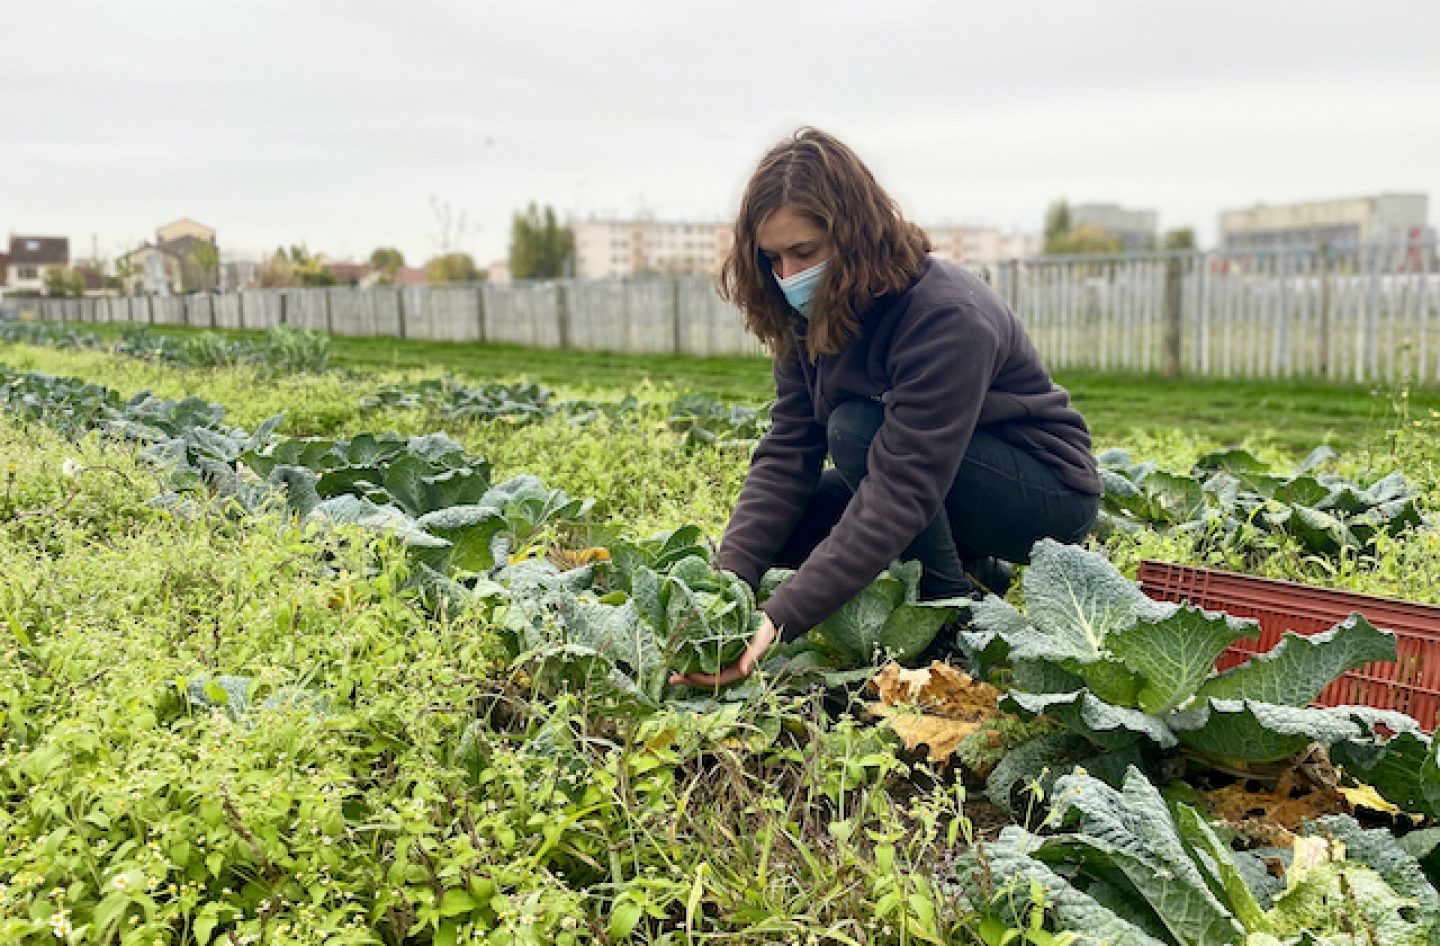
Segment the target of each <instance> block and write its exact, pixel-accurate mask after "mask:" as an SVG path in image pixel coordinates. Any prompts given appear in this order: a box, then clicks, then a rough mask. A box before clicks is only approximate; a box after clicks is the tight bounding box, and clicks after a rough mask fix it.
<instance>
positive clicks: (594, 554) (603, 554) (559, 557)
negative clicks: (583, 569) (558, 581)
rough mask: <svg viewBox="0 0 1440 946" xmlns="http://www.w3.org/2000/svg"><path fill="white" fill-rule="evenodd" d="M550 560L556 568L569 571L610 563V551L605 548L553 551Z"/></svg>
mask: <svg viewBox="0 0 1440 946" xmlns="http://www.w3.org/2000/svg"><path fill="white" fill-rule="evenodd" d="M548 557H549V559H550V561H551V563H552V564H554V565H555V567H556V568H558V569H560V570H561V571H568V570H570V569H572V568H579V567H580V566H582V565H589V564H591V563H593V562H608V561H610V550H609V549H604V548H588V549H551V550H550V554H549V556H548Z"/></svg>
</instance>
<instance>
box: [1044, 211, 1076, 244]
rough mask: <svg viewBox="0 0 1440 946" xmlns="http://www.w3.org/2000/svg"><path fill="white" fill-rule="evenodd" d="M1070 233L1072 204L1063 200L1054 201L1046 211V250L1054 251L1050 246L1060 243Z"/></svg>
mask: <svg viewBox="0 0 1440 946" xmlns="http://www.w3.org/2000/svg"><path fill="white" fill-rule="evenodd" d="M1069 233H1070V205H1069V204H1068V203H1066V202H1065V201H1063V200H1057V201H1054V202H1052V203H1051V204H1050V208H1049V209H1048V210H1046V211H1045V252H1046V253H1051V252H1053V251H1052V250H1051V249H1050V247H1051V246H1052V245H1055V244H1058V242H1059V241H1060V240H1063V239H1064V238H1065V237H1066V236H1067V235H1068V234H1069Z"/></svg>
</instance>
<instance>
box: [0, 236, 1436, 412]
mask: <svg viewBox="0 0 1440 946" xmlns="http://www.w3.org/2000/svg"><path fill="white" fill-rule="evenodd" d="M1436 255H1437V254H1436V246H1435V244H1434V243H1424V244H1415V243H1410V244H1406V245H1382V244H1364V245H1349V246H1322V247H1315V246H1305V247H1292V248H1286V249H1278V250H1268V251H1265V252H1245V253H1226V252H1218V251H1217V252H1176V253H1140V254H1129V255H1124V256H1073V257H1072V256H1067V257H1041V258H1037V259H1028V260H1005V261H1000V262H995V263H967V264H966V265H967V266H968V267H969V268H970V269H972V270H973V271H975V272H977V273H979V274H980V275H981V276H982V277H984V278H985V279H986V280H987V281H988V282H989V283H990V284H991V285H992V286H993V287H994V288H995V290H996V291H997V292H998V293H999V294H1000V295H1001V296H1002V297H1003V298H1004V299H1005V300H1006V302H1008V303H1009V304H1010V306H1011V307H1012V308H1013V309H1014V310H1015V311H1016V312H1017V313H1018V314H1019V315H1020V317H1021V319H1022V320H1023V321H1024V322H1025V325H1026V328H1027V330H1028V331H1029V333H1030V335H1031V337H1032V338H1033V339H1034V341H1035V344H1036V346H1037V347H1038V348H1039V350H1040V352H1041V354H1042V355H1043V356H1044V357H1045V359H1046V361H1047V362H1048V364H1049V365H1050V367H1051V368H1052V369H1057V370H1064V369H1070V368H1094V369H1100V370H1124V371H1157V372H1162V373H1165V374H1180V373H1185V374H1192V375H1198V376H1214V377H1242V376H1244V377H1274V378H1289V377H1311V378H1324V379H1330V380H1335V381H1341V380H1344V381H1354V382H1361V383H1369V382H1375V381H1402V380H1403V381H1409V382H1412V383H1424V384H1435V383H1440V266H1437V262H1436ZM7 302H8V303H9V304H11V305H13V306H15V307H17V308H19V309H20V310H21V314H22V316H29V317H34V318H40V319H44V320H46V321H55V322H129V323H138V324H157V325H190V326H198V327H213V328H233V329H262V328H267V327H270V326H273V325H296V326H302V327H305V328H311V329H318V330H323V331H328V332H333V333H334V334H337V335H376V336H393V337H397V338H413V339H437V340H446V341H458V342H465V341H483V342H510V343H516V344H520V345H527V346H532V347H540V348H570V349H579V350H597V351H598V350H605V351H619V352H636V353H680V354H691V355H758V354H763V349H762V348H761V346H760V345H759V343H758V342H757V341H756V340H755V339H754V338H753V337H751V336H750V335H748V334H747V333H746V332H745V331H744V328H743V325H742V322H741V318H740V314H739V313H738V312H737V311H736V310H735V309H734V308H732V307H731V306H729V305H728V304H726V303H724V302H723V301H721V300H720V298H719V297H718V296H717V295H716V294H715V290H714V285H713V283H712V282H711V280H710V279H709V278H708V277H704V276H682V277H657V278H637V279H611V280H588V281H582V280H574V279H560V280H546V281H536V282H522V283H513V284H503V285H502V284H479V285H467V286H406V287H376V288H372V289H363V290H362V289H353V288H316V289H254V290H245V291H242V292H238V293H228V294H221V295H215V294H198V295H191V296H171V297H163V296H140V297H129V298H86V299H29V300H27V299H10V300H7Z"/></svg>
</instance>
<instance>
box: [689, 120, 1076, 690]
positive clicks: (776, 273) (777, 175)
mask: <svg viewBox="0 0 1440 946" xmlns="http://www.w3.org/2000/svg"><path fill="white" fill-rule="evenodd" d="M930 248H931V247H930V242H929V239H928V238H927V237H926V236H925V234H924V232H923V231H922V230H921V229H920V228H919V227H917V226H915V225H914V224H912V223H909V222H907V221H906V220H905V219H904V217H903V216H902V214H901V212H900V210H899V208H898V207H897V205H896V204H895V202H894V201H893V200H891V198H890V197H889V196H888V195H887V194H886V193H885V191H884V190H883V189H881V187H880V185H879V184H878V183H877V182H876V181H875V179H874V177H873V176H872V175H871V173H870V172H869V170H868V169H867V168H866V167H865V165H864V164H862V163H861V161H860V159H859V158H858V157H857V156H856V155H855V154H854V152H852V151H851V150H850V149H849V148H848V147H846V146H845V145H844V144H842V143H841V142H840V141H838V140H836V139H835V138H833V137H831V136H829V135H827V134H824V133H823V132H820V131H817V130H815V129H810V128H802V129H800V130H799V131H798V132H796V133H795V135H794V136H792V137H791V138H788V139H786V140H785V141H782V142H781V143H780V144H779V145H777V146H776V147H775V148H773V149H772V150H771V151H770V153H769V154H767V155H766V156H765V158H764V160H762V161H761V162H760V166H759V167H758V168H757V169H756V171H755V173H754V175H753V176H752V178H751V179H750V182H749V185H748V186H747V188H746V191H745V194H744V197H743V199H742V202H741V206H740V214H739V217H738V219H737V220H736V223H735V243H734V246H733V248H732V250H731V251H730V254H729V256H728V258H727V259H726V261H725V264H724V267H723V269H722V272H721V276H720V291H721V294H722V295H723V296H725V298H727V299H728V300H730V301H732V302H734V303H735V304H736V305H738V306H739V308H740V309H741V311H742V312H743V313H744V317H745V325H746V328H747V329H748V330H749V331H751V332H753V333H754V334H755V335H757V336H758V337H759V338H760V339H761V340H762V341H763V342H764V343H765V344H766V345H767V347H768V348H769V349H770V350H771V351H772V352H773V354H774V365H773V371H774V377H775V404H774V407H773V409H772V412H771V418H772V426H771V428H770V431H769V433H767V434H766V435H765V437H764V439H762V440H761V441H760V444H759V446H758V447H757V448H756V450H755V453H754V455H753V457H752V458H751V461H750V469H749V472H748V473H747V475H746V478H745V483H744V486H743V488H742V489H741V491H740V498H739V501H738V503H737V504H736V507H735V511H734V513H733V515H732V516H731V519H730V523H729V525H728V527H727V528H726V530H725V537H724V540H723V542H722V543H721V546H720V552H719V565H720V567H722V568H726V569H729V570H730V571H733V572H734V573H735V574H737V575H739V576H740V577H741V578H743V579H745V580H746V581H747V582H749V583H750V584H751V585H752V586H756V585H758V583H759V580H760V578H761V576H762V575H763V574H764V573H765V571H766V569H768V568H770V567H772V566H783V567H790V568H796V569H798V570H797V571H796V572H795V574H794V575H793V576H792V577H791V578H790V579H789V580H788V581H786V582H785V583H784V584H783V585H781V586H780V588H779V589H777V590H776V591H775V593H774V594H773V595H772V596H771V597H770V598H769V600H768V601H766V602H765V603H764V604H763V606H762V610H763V611H764V615H765V617H764V620H763V622H762V624H761V626H760V628H759V629H758V630H757V631H756V633H755V635H754V637H753V638H752V640H751V641H750V644H749V646H748V647H747V649H746V651H745V653H744V655H743V656H741V657H740V659H739V660H738V661H737V662H736V663H735V664H734V665H733V666H731V667H728V668H726V669H725V670H724V671H722V672H721V673H719V674H718V675H709V674H691V675H689V676H684V677H679V676H677V677H675V678H674V682H676V683H688V684H691V685H695V686H712V685H717V684H725V683H730V682H732V681H734V680H737V679H740V678H741V677H744V676H746V675H747V674H749V673H750V672H751V671H752V670H753V668H754V667H755V665H756V663H757V662H758V661H759V660H760V658H761V657H762V656H763V655H764V654H765V651H766V650H767V649H768V648H769V647H770V646H771V644H773V643H774V642H775V641H776V639H777V638H778V639H783V640H792V639H794V638H796V637H798V636H800V635H802V634H804V633H805V632H806V631H807V630H809V629H810V628H811V627H813V626H815V625H816V624H818V623H820V622H821V621H823V620H824V619H825V618H826V617H827V616H829V615H830V614H831V613H832V612H833V611H835V610H836V609H837V608H839V607H840V606H841V605H842V604H844V603H845V602H846V601H848V600H849V599H850V598H852V597H854V595H855V594H856V593H858V592H859V591H860V590H861V589H863V588H864V587H865V586H866V585H868V584H869V583H870V582H871V581H873V580H874V579H875V577H876V576H877V575H879V574H880V572H882V571H883V570H884V569H885V568H886V567H887V566H888V565H889V564H890V563H891V562H892V561H893V560H895V559H901V560H911V559H918V560H919V561H920V563H921V565H922V567H923V572H922V579H921V586H920V591H921V596H922V598H927V599H933V598H943V597H951V596H959V595H967V594H973V593H974V592H975V591H976V590H977V582H979V583H982V584H983V585H984V586H986V587H988V588H989V589H990V590H993V591H997V592H1003V591H1004V586H1005V585H1006V584H1007V583H1008V574H1009V568H1008V565H1007V564H1006V563H1008V562H1023V561H1025V560H1026V557H1027V555H1028V553H1029V550H1030V547H1031V545H1032V544H1034V542H1035V541H1036V540H1038V539H1040V538H1042V537H1047V536H1048V537H1051V538H1055V539H1059V540H1061V541H1069V542H1075V541H1079V540H1081V539H1082V538H1084V536H1085V535H1086V534H1087V533H1088V531H1089V529H1090V527H1091V526H1092V524H1093V523H1094V520H1095V516H1096V511H1097V509H1098V505H1099V496H1100V493H1101V486H1100V479H1099V476H1098V474H1097V472H1096V465H1095V459H1094V456H1093V454H1092V453H1091V449H1090V433H1089V430H1088V428H1087V427H1086V424H1085V421H1084V419H1083V418H1082V417H1081V416H1080V414H1079V412H1078V411H1076V410H1075V408H1074V407H1073V406H1072V405H1071V404H1070V398H1069V395H1068V394H1067V393H1066V391H1065V390H1064V389H1063V388H1061V387H1059V386H1057V385H1056V384H1055V383H1054V382H1053V381H1052V380H1051V378H1050V373H1049V371H1048V370H1047V369H1046V367H1045V364H1044V363H1043V362H1042V361H1041V359H1040V356H1039V355H1038V354H1037V352H1036V350H1035V346H1034V345H1033V344H1032V343H1031V341H1030V338H1029V337H1028V336H1027V335H1026V333H1025V329H1024V326H1022V325H1021V323H1020V320H1019V319H1018V318H1016V316H1015V314H1014V313H1013V312H1011V311H1010V309H1009V308H1008V307H1007V306H1006V305H1005V303H1004V302H1003V301H1001V299H1000V298H999V297H998V296H997V295H996V294H995V293H994V292H992V291H991V290H990V288H989V287H988V286H987V285H986V284H985V283H984V282H983V281H982V280H980V279H979V278H977V277H976V276H974V275H972V274H970V273H968V272H966V271H965V270H963V269H961V268H960V267H958V266H955V265H952V264H950V263H948V262H945V261H942V260H939V259H936V258H934V257H932V256H930V255H929V250H930ZM827 457H828V458H829V459H830V460H831V462H832V467H831V468H826V467H825V460H826V458H827Z"/></svg>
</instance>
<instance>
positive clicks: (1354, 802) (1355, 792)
mask: <svg viewBox="0 0 1440 946" xmlns="http://www.w3.org/2000/svg"><path fill="white" fill-rule="evenodd" d="M1335 791H1337V792H1339V793H1340V794H1341V795H1343V796H1344V797H1345V801H1346V802H1347V803H1348V804H1349V805H1350V807H1351V808H1368V809H1370V810H1371V811H1383V812H1384V813H1385V814H1387V815H1398V814H1400V809H1399V808H1397V807H1395V806H1394V805H1393V804H1391V803H1390V802H1388V801H1386V800H1385V799H1384V798H1382V797H1381V796H1380V793H1379V792H1377V791H1375V789H1374V788H1372V787H1371V786H1369V785H1356V786H1355V787H1354V788H1350V787H1348V786H1344V785H1341V786H1339V787H1338V788H1336V789H1335Z"/></svg>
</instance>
